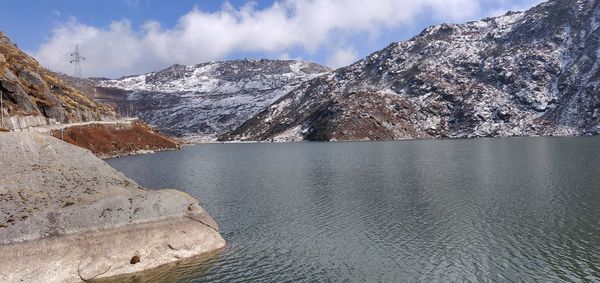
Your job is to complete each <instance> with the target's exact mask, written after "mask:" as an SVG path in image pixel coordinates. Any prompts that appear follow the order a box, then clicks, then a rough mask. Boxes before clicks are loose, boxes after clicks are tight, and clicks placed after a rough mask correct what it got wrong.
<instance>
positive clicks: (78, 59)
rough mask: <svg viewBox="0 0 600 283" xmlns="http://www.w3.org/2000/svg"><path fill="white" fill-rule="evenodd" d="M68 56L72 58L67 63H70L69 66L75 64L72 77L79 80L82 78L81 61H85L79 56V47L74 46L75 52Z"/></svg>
mask: <svg viewBox="0 0 600 283" xmlns="http://www.w3.org/2000/svg"><path fill="white" fill-rule="evenodd" d="M69 55H71V57H72V58H73V59H71V60H70V61H69V62H71V64H75V65H74V66H75V69H74V72H73V75H74V76H75V77H76V78H79V79H81V78H83V72H82V71H81V61H85V57H83V56H81V54H79V45H75V51H74V52H73V53H71V54H69Z"/></svg>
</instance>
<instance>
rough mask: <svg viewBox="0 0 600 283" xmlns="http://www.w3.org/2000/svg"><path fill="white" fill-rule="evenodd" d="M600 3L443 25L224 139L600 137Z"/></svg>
mask: <svg viewBox="0 0 600 283" xmlns="http://www.w3.org/2000/svg"><path fill="white" fill-rule="evenodd" d="M599 23H600V2H599V1H597V0H550V1H548V2H546V3H542V4H540V5H538V6H537V7H534V8H532V9H530V10H528V11H526V12H510V13H507V14H506V15H504V16H501V17H496V18H488V19H484V20H481V21H476V22H469V23H466V24H460V25H457V24H442V25H438V26H433V27H429V28H427V29H425V30H424V31H423V32H422V33H421V34H419V35H418V36H416V37H414V38H412V39H410V40H408V41H405V42H399V43H393V44H391V45H390V46H388V47H387V48H385V49H383V50H381V51H378V52H375V53H373V54H371V55H370V56H368V57H366V58H364V59H362V60H360V61H358V62H356V63H354V64H352V65H350V66H348V67H345V68H341V69H338V70H336V71H335V72H333V73H331V74H327V75H325V76H322V77H319V78H316V79H313V80H310V81H308V82H305V83H303V84H301V85H300V86H299V87H298V88H296V89H294V90H293V91H291V92H290V93H288V94H286V95H285V96H283V97H282V98H281V99H279V100H278V101H276V102H275V103H273V104H272V105H270V106H269V107H268V108H267V109H266V110H264V111H262V112H261V113H259V114H257V115H255V116H254V117H253V118H251V119H250V120H248V121H247V122H245V123H244V124H243V125H242V126H241V127H239V128H238V129H237V130H235V131H233V132H231V133H229V134H226V135H222V136H221V137H220V138H221V139H222V140H269V139H275V140H360V139H370V140H378V139H404V138H436V137H496V136H530V135H591V134H598V133H600V75H599V74H600V64H599V63H598V62H600V53H599V52H598V50H599V48H600V29H599V26H600V24H599Z"/></svg>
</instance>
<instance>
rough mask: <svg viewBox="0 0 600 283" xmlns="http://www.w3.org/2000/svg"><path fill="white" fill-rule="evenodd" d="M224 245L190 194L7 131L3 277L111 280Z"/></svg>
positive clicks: (2, 176)
mask: <svg viewBox="0 0 600 283" xmlns="http://www.w3.org/2000/svg"><path fill="white" fill-rule="evenodd" d="M224 245H225V241H224V240H223V239H222V238H221V236H220V234H219V232H218V226H217V224H216V223H215V222H214V220H213V219H212V218H211V217H210V215H208V213H207V212H206V211H205V210H203V209H202V208H201V207H200V206H199V205H198V202H197V201H196V200H195V199H193V198H192V197H190V196H189V195H187V194H185V193H182V192H178V191H175V190H146V189H143V188H141V187H140V186H139V185H137V184H136V183H135V182H134V181H132V180H130V179H129V178H127V177H125V176H124V175H123V174H121V173H119V172H117V171H116V170H114V169H112V168H111V167H110V166H109V165H107V164H106V163H104V162H103V161H102V160H100V159H98V158H97V157H95V156H94V155H93V154H92V153H91V152H90V151H88V150H85V149H81V148H78V147H75V146H72V145H69V144H67V143H64V142H62V141H60V140H58V139H55V138H53V137H51V136H48V135H41V134H36V133H27V132H21V133H0V254H2V255H4V256H2V257H0V281H2V282H17V281H22V282H78V281H85V280H88V279H92V278H101V277H110V276H114V275H119V274H127V273H133V272H138V271H142V270H147V269H151V268H154V267H158V266H160V265H163V264H166V263H169V262H172V261H175V260H178V259H181V258H187V257H191V256H194V255H198V254H202V253H205V252H210V251H213V250H216V249H219V248H222V247H223V246H224Z"/></svg>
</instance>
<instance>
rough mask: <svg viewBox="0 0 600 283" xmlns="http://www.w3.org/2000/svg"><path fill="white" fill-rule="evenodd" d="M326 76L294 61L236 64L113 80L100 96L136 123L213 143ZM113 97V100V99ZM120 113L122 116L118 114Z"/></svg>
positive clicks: (173, 68)
mask: <svg viewBox="0 0 600 283" xmlns="http://www.w3.org/2000/svg"><path fill="white" fill-rule="evenodd" d="M327 72H330V70H329V69H328V68H326V67H323V66H320V65H317V64H314V63H308V62H302V61H295V60H252V59H248V60H237V61H223V62H210V63H203V64H199V65H195V66H182V65H174V66H171V67H169V68H167V69H164V70H161V71H158V72H152V73H148V74H144V75H140V76H131V77H124V78H121V79H118V80H100V81H99V82H98V85H99V87H100V88H99V89H100V90H101V92H103V93H113V94H114V93H121V95H125V96H126V99H125V100H123V99H119V98H118V95H116V96H115V95H113V98H114V100H118V101H116V102H117V104H119V105H121V106H122V108H128V107H130V105H131V108H133V112H135V114H136V115H138V116H139V117H140V118H141V119H143V120H145V121H147V122H148V123H150V124H151V125H153V126H155V127H157V128H159V129H160V130H161V131H163V132H165V133H167V134H170V135H174V136H180V137H187V138H197V139H212V138H214V136H215V135H217V134H222V133H225V132H227V131H231V130H233V129H235V128H236V127H238V126H240V125H241V124H242V123H243V122H244V121H246V120H247V119H249V118H251V117H252V116H253V115H255V114H256V113H258V112H260V111H262V110H264V109H265V108H266V107H267V106H268V105H269V104H271V103H272V102H274V101H275V100H277V99H278V98H280V97H281V96H283V95H284V94H286V93H288V92H289V91H291V90H292V89H294V88H295V87H297V86H298V85H299V84H300V83H302V82H304V81H307V80H310V79H312V78H315V77H317V76H319V75H322V74H324V73H327ZM115 97H116V98H115ZM121 112H124V111H121Z"/></svg>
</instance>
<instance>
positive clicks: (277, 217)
mask: <svg viewBox="0 0 600 283" xmlns="http://www.w3.org/2000/svg"><path fill="white" fill-rule="evenodd" d="M111 164H112V165H113V166H114V167H116V168H118V169H119V170H122V171H124V172H125V173H126V174H127V175H128V176H131V177H133V178H134V179H135V180H136V181H138V182H140V183H141V184H142V185H144V186H150V187H154V188H161V187H169V188H179V189H183V190H186V191H187V192H188V193H190V194H192V195H194V196H196V197H198V198H199V199H201V200H203V203H204V206H205V207H206V208H207V209H208V210H209V211H210V212H211V214H213V216H214V217H215V219H216V220H217V221H218V222H219V225H220V227H221V229H222V233H223V236H224V237H225V239H226V240H227V241H228V248H227V249H226V250H224V251H223V252H222V253H221V254H220V258H219V259H218V260H215V261H214V262H212V264H210V265H206V266H205V268H204V269H200V270H197V271H196V270H185V269H182V268H176V269H174V270H175V271H171V270H170V271H164V272H165V273H167V274H170V273H173V272H180V273H182V274H183V273H185V274H187V275H186V276H188V277H182V278H184V279H182V280H184V281H186V280H188V279H193V280H194V281H198V282H204V281H207V282H208V281H227V282H236V281H269V282H280V281H370V282H372V281H387V282H390V281H426V282H429V281H438V282H439V281H442V282H446V281H461V282H462V281H472V282H480V281H523V280H524V281H560V280H563V281H564V280H567V281H585V280H589V281H594V280H596V281H597V280H600V272H599V266H600V248H599V247H600V206H598V205H597V204H598V203H599V202H600V185H598V184H600V138H562V139H561V138H516V139H477V140H442V141H439V140H437V141H403V142H368V143H296V144H226V145H198V146H193V147H188V148H186V149H184V150H183V151H179V152H169V153H159V154H156V155H148V156H137V157H129V158H123V159H116V160H112V161H111Z"/></svg>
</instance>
